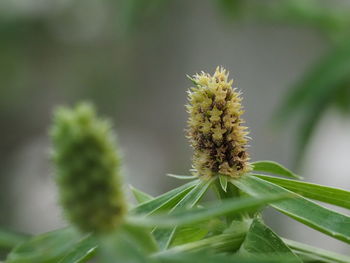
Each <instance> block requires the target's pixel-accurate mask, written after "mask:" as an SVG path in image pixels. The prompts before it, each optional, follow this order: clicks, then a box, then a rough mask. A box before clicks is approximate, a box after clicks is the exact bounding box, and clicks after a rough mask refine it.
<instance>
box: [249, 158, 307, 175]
mask: <svg viewBox="0 0 350 263" xmlns="http://www.w3.org/2000/svg"><path fill="white" fill-rule="evenodd" d="M252 166H253V171H256V172H266V173H270V174H273V175H281V176H285V177H290V178H296V179H301V177H300V176H299V175H296V174H295V173H293V172H292V171H290V170H289V169H287V168H286V167H284V166H283V165H281V164H279V163H276V162H273V161H257V162H253V163H252Z"/></svg>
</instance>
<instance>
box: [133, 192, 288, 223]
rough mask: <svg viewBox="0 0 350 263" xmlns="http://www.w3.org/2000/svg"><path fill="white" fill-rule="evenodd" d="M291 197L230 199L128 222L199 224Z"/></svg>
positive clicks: (134, 218) (267, 196)
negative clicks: (205, 206) (204, 206)
mask: <svg viewBox="0 0 350 263" xmlns="http://www.w3.org/2000/svg"><path fill="white" fill-rule="evenodd" d="M288 197H291V195H290V194H288V195H285V194H283V195H281V194H278V195H275V194H274V195H271V194H266V195H265V196H263V197H261V196H260V197H259V198H255V197H244V198H240V199H237V198H232V199H231V200H229V199H227V200H225V201H222V202H218V203H215V204H212V205H211V206H209V207H207V208H206V209H204V208H194V209H191V210H181V211H178V212H175V213H172V214H168V215H154V216H150V217H144V218H140V217H132V216H129V218H128V219H129V220H130V222H132V223H134V224H138V225H142V226H144V227H153V226H158V227H169V226H170V227H171V226H174V225H178V226H180V225H190V224H195V223H199V222H203V221H206V220H209V219H212V218H214V217H218V216H222V215H226V214H231V213H241V212H243V211H252V210H256V209H258V208H260V207H261V206H264V205H266V204H268V203H272V202H277V201H280V200H283V199H286V198H288Z"/></svg>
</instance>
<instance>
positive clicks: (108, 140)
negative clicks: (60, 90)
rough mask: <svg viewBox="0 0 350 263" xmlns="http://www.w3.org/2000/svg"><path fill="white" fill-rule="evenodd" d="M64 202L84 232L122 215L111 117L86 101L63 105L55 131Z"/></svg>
mask: <svg viewBox="0 0 350 263" xmlns="http://www.w3.org/2000/svg"><path fill="white" fill-rule="evenodd" d="M51 137H52V141H53V146H54V149H53V150H54V153H53V154H54V156H53V158H54V162H55V164H56V176H55V179H56V182H57V185H58V188H59V196H60V203H61V205H62V206H63V208H64V211H65V216H66V217H67V219H68V220H69V221H70V222H71V223H72V224H74V225H75V226H76V227H78V228H79V229H80V230H81V231H83V232H95V233H106V232H109V231H112V230H114V229H116V228H117V227H118V226H119V225H120V224H121V221H122V220H123V216H124V214H125V212H126V204H125V201H124V196H123V193H122V186H121V179H120V174H119V173H120V160H119V155H118V153H117V151H116V149H115V139H114V136H113V134H112V131H111V125H110V123H109V122H108V121H106V120H102V119H98V118H97V116H96V114H95V110H94V108H93V107H92V106H91V105H90V104H87V103H82V104H79V105H77V106H76V107H75V108H74V109H68V108H63V107H62V108H59V109H57V111H56V112H55V115H54V124H53V127H52V130H51Z"/></svg>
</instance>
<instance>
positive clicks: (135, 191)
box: [129, 185, 154, 204]
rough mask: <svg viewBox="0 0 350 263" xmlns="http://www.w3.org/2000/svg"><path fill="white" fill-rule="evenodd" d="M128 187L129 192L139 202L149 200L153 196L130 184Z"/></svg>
mask: <svg viewBox="0 0 350 263" xmlns="http://www.w3.org/2000/svg"><path fill="white" fill-rule="evenodd" d="M129 188H130V190H131V192H132V193H133V195H134V197H135V199H136V201H137V202H138V203H139V204H142V203H145V202H148V201H151V200H152V199H154V197H152V196H150V195H149V194H147V193H145V192H142V191H141V190H139V189H136V188H135V187H133V186H132V185H129Z"/></svg>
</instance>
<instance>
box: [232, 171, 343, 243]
mask: <svg viewBox="0 0 350 263" xmlns="http://www.w3.org/2000/svg"><path fill="white" fill-rule="evenodd" d="M232 183H234V184H235V185H236V186H237V187H239V188H240V189H241V190H242V191H244V192H246V193H248V194H249V195H252V196H255V197H257V198H259V197H260V196H264V195H266V194H268V193H270V194H272V193H274V194H286V193H292V192H290V191H289V190H287V189H284V188H282V187H280V186H278V185H276V184H273V183H269V182H267V181H264V180H262V179H260V178H257V177H253V176H243V177H242V178H240V179H239V180H232ZM271 206H272V207H274V208H276V209H277V210H278V211H280V212H282V213H284V214H286V215H288V216H290V217H292V218H294V219H295V220H297V221H299V222H301V223H303V224H305V225H307V226H310V227H312V228H314V229H316V230H318V231H320V232H323V233H325V234H327V235H329V236H331V237H334V238H336V239H339V240H342V241H344V242H347V243H350V217H349V216H346V215H343V214H341V213H337V212H335V211H333V210H330V209H327V208H325V207H322V206H320V205H318V204H316V203H314V202H312V201H309V200H307V199H305V198H303V197H301V196H299V197H298V198H294V199H290V200H284V201H281V202H278V203H275V204H271Z"/></svg>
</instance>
